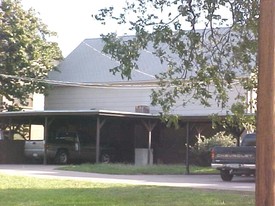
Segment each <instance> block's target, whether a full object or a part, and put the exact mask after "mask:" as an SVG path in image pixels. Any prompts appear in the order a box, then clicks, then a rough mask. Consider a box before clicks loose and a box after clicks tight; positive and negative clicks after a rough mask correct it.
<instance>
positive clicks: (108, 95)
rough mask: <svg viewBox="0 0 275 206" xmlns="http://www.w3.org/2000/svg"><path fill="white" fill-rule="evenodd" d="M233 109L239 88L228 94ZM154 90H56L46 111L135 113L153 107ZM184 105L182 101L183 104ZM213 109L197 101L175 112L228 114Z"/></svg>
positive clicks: (151, 110)
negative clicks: (141, 108) (136, 110)
mask: <svg viewBox="0 0 275 206" xmlns="http://www.w3.org/2000/svg"><path fill="white" fill-rule="evenodd" d="M228 92H229V96H230V99H229V103H228V105H229V106H228V108H230V105H232V103H233V102H234V101H235V97H236V96H237V94H238V93H239V92H240V93H242V92H243V91H241V90H240V88H239V87H235V88H234V89H232V90H230V91H228ZM150 95H151V89H148V88H147V89H145V88H132V89H114V88H85V87H82V88H80V87H55V88H54V89H53V90H51V91H49V95H48V96H46V98H45V109H46V110H90V109H95V110H114V111H128V112H135V107H136V106H138V105H147V106H150V103H151V99H150ZM179 102H180V101H179ZM210 103H211V105H212V106H211V107H205V106H202V105H201V104H200V102H199V101H194V102H191V103H189V104H188V105H186V106H185V107H183V106H181V103H179V104H177V107H175V109H174V110H173V113H174V114H179V115H183V116H199V115H211V114H213V113H219V114H225V113H226V110H227V109H228V108H227V109H224V110H222V109H221V108H220V107H219V106H218V105H217V103H216V102H215V100H214V99H213V100H212V101H211V102H210ZM150 112H151V113H158V112H160V108H159V107H152V106H150Z"/></svg>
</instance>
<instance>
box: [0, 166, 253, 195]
mask: <svg viewBox="0 0 275 206" xmlns="http://www.w3.org/2000/svg"><path fill="white" fill-rule="evenodd" d="M58 167H59V166H57V165H1V164H0V173H4V174H8V175H21V176H31V177H40V178H58V179H73V180H79V181H92V182H100V183H118V184H133V185H157V186H171V187H189V188H203V189H217V190H235V191H251V192H253V191H255V179H254V178H253V177H234V178H233V180H232V182H223V181H222V180H221V178H220V176H219V175H106V174H97V173H85V172H72V171H62V170H58Z"/></svg>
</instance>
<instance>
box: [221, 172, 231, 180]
mask: <svg viewBox="0 0 275 206" xmlns="http://www.w3.org/2000/svg"><path fill="white" fill-rule="evenodd" d="M221 178H222V180H223V181H225V182H230V181H231V180H232V178H233V174H230V172H229V170H221Z"/></svg>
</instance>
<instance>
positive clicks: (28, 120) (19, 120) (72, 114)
mask: <svg viewBox="0 0 275 206" xmlns="http://www.w3.org/2000/svg"><path fill="white" fill-rule="evenodd" d="M59 118H63V119H68V120H69V119H73V118H92V119H93V120H94V121H96V127H95V128H96V163H98V162H99V161H100V159H99V156H100V146H101V132H102V130H103V129H104V125H105V124H106V122H108V121H117V120H124V121H134V122H138V123H139V124H141V125H143V126H144V128H145V129H146V131H147V141H148V142H147V149H148V163H150V161H151V160H150V156H151V155H150V151H151V142H152V131H153V130H154V128H155V126H156V125H157V124H158V123H159V122H160V116H159V115H154V114H149V113H132V112H118V111H107V110H67V111H64V110H55V111H49V110H46V111H17V112H1V113H0V128H1V129H2V130H4V129H7V128H8V130H9V131H11V128H12V127H15V125H32V124H37V125H43V126H44V142H45V145H46V144H47V140H48V137H49V127H50V126H51V124H52V123H53V121H54V120H55V119H59ZM44 151H45V154H44V160H43V163H44V164H47V148H46V147H45V150H44Z"/></svg>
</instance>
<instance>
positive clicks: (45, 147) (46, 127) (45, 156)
mask: <svg viewBox="0 0 275 206" xmlns="http://www.w3.org/2000/svg"><path fill="white" fill-rule="evenodd" d="M47 144H48V117H45V123H44V157H43V164H44V165H46V164H47Z"/></svg>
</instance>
